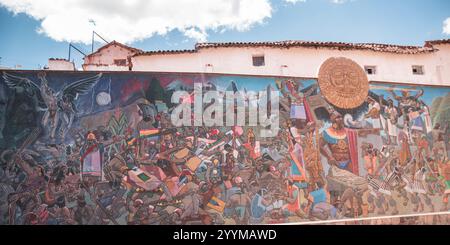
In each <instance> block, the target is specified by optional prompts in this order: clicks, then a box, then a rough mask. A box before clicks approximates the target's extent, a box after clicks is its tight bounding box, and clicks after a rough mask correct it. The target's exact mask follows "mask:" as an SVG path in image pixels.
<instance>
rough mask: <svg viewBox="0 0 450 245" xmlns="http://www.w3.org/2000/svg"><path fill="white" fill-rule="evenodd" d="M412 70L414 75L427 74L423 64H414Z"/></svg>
mask: <svg viewBox="0 0 450 245" xmlns="http://www.w3.org/2000/svg"><path fill="white" fill-rule="evenodd" d="M412 72H413V74H414V75H423V74H425V72H424V69H423V66H412Z"/></svg>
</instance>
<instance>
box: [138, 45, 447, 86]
mask: <svg viewBox="0 0 450 245" xmlns="http://www.w3.org/2000/svg"><path fill="white" fill-rule="evenodd" d="M436 47H437V48H439V49H440V50H439V51H438V52H435V53H425V54H410V55H406V54H395V53H386V52H375V51H369V50H344V51H339V50H332V49H326V48H319V49H315V48H305V47H294V48H289V49H287V48H281V49H280V48H267V47H264V48H253V47H249V48H242V47H241V48H235V47H225V48H204V49H200V50H198V52H196V53H181V54H153V55H139V56H135V57H132V58H131V59H132V63H133V71H156V72H206V73H225V74H243V75H264V76H292V77H313V78H315V77H317V76H318V72H319V69H320V66H321V65H322V63H323V62H324V61H325V60H327V59H328V58H330V57H346V58H350V59H352V60H354V61H356V62H357V63H358V64H359V65H361V67H364V66H366V65H368V66H376V67H377V74H375V75H369V80H371V81H386V82H398V83H414V84H436V85H450V61H449V59H450V45H448V44H447V45H439V46H436ZM260 54H264V56H265V66H263V67H254V66H253V64H252V56H253V55H260ZM208 64H210V65H212V66H208ZM413 65H422V66H424V70H425V74H424V75H413V73H412V66H413ZM439 73H440V75H439Z"/></svg>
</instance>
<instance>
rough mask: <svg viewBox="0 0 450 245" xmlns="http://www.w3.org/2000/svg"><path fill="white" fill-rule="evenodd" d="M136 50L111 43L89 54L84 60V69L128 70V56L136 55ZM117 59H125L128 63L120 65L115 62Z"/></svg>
mask: <svg viewBox="0 0 450 245" xmlns="http://www.w3.org/2000/svg"><path fill="white" fill-rule="evenodd" d="M134 54H135V52H133V51H131V50H129V49H126V48H123V47H120V46H118V45H111V46H109V47H107V48H105V49H104V50H101V51H100V52H98V53H94V54H92V55H90V56H87V57H86V58H85V60H84V64H83V70H85V71H128V70H129V62H128V57H129V56H131V55H134ZM116 59H125V60H126V65H124V66H118V65H115V64H114V60H116Z"/></svg>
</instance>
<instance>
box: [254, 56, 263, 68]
mask: <svg viewBox="0 0 450 245" xmlns="http://www.w3.org/2000/svg"><path fill="white" fill-rule="evenodd" d="M253 66H265V61H264V55H259V56H253Z"/></svg>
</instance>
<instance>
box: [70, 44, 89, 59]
mask: <svg viewBox="0 0 450 245" xmlns="http://www.w3.org/2000/svg"><path fill="white" fill-rule="evenodd" d="M72 48H74V49H75V50H76V51H78V52H79V53H81V54H82V55H83V56H84V57H86V54H85V53H83V51H81V50H80V49H78V48H77V47H75V46H74V45H73V44H72V43H69V59H68V60H69V61H70V53H71V50H72Z"/></svg>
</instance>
